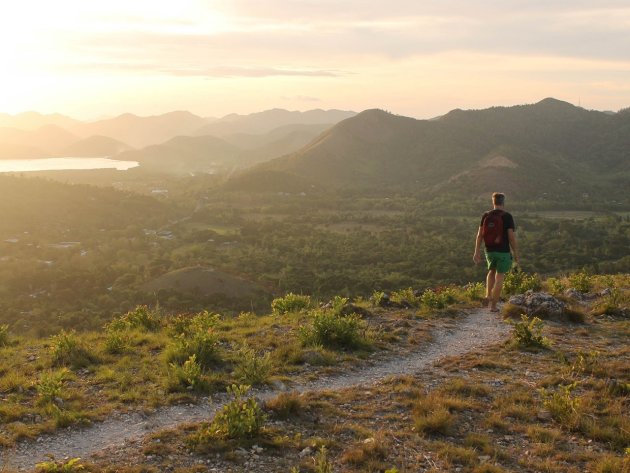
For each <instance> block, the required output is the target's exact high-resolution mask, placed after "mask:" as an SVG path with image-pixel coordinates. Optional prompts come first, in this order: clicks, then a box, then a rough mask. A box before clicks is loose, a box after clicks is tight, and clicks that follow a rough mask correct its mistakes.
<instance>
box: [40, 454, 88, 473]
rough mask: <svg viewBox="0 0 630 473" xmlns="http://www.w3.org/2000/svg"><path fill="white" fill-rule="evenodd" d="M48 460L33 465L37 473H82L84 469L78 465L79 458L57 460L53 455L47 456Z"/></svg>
mask: <svg viewBox="0 0 630 473" xmlns="http://www.w3.org/2000/svg"><path fill="white" fill-rule="evenodd" d="M49 458H50V460H49V461H46V462H41V463H38V464H37V465H35V468H37V472H38V473H72V472H75V471H84V470H85V467H84V466H83V465H82V464H81V463H79V462H80V461H81V459H80V458H71V459H70V460H57V461H55V457H54V456H53V455H49Z"/></svg>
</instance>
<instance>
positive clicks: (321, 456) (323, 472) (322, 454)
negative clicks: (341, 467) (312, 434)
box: [313, 447, 334, 473]
mask: <svg viewBox="0 0 630 473" xmlns="http://www.w3.org/2000/svg"><path fill="white" fill-rule="evenodd" d="M313 461H314V462H315V469H314V470H313V471H314V472H315V473H333V471H334V470H333V465H332V463H331V462H330V460H329V459H328V452H327V451H326V447H322V448H320V449H319V452H317V456H316V457H315V458H314V459H313Z"/></svg>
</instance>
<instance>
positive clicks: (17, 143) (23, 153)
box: [0, 125, 78, 159]
mask: <svg viewBox="0 0 630 473" xmlns="http://www.w3.org/2000/svg"><path fill="white" fill-rule="evenodd" d="M77 140H78V137H77V136H76V135H74V134H73V133H70V132H69V131H68V130H66V129H64V128H61V127H59V126H57V125H44V126H42V127H39V128H37V129H35V130H21V129H17V128H8V127H5V128H0V143H1V144H0V153H1V154H2V156H4V157H5V159H20V158H41V157H52V156H59V155H60V154H61V152H62V150H63V149H64V148H66V147H67V146H69V145H70V144H72V143H73V142H76V141H77ZM11 153H13V155H12V154H11Z"/></svg>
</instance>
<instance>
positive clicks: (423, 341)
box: [0, 273, 630, 473]
mask: <svg viewBox="0 0 630 473" xmlns="http://www.w3.org/2000/svg"><path fill="white" fill-rule="evenodd" d="M512 282H515V280H513V281H512ZM531 282H532V281H530V282H527V281H524V280H523V281H521V283H519V284H517V285H513V286H512V292H511V294H512V295H513V296H512V297H511V298H510V302H508V303H506V304H505V305H504V306H503V308H502V313H501V314H494V313H491V312H490V311H489V310H487V309H486V308H482V307H480V298H481V294H482V293H481V290H480V288H479V287H477V286H474V285H473V286H466V287H457V286H451V287H449V288H448V290H445V288H442V290H441V291H439V292H434V291H432V290H426V291H424V292H422V293H421V295H419V296H416V295H414V294H413V291H409V290H401V291H395V292H393V293H391V294H390V295H389V296H391V297H388V298H387V299H385V298H384V297H383V295H382V294H381V295H380V296H379V297H376V296H377V294H375V295H374V296H375V297H372V298H371V299H370V300H369V301H367V300H365V299H361V300H354V301H350V300H349V299H347V298H343V297H336V298H334V299H333V300H332V301H331V302H330V303H329V304H326V305H324V306H322V305H320V304H317V302H316V301H314V300H311V299H310V298H309V297H308V296H296V295H295V294H287V295H286V296H285V297H281V298H277V299H276V300H274V301H273V303H272V305H271V309H272V310H271V312H270V311H269V306H267V310H266V312H265V313H264V314H253V313H251V312H249V313H240V314H238V315H235V316H229V315H225V314H214V313H211V312H208V311H205V310H202V311H197V312H178V313H168V312H165V311H164V310H163V309H162V308H161V307H155V308H150V307H147V306H138V307H136V308H135V309H134V310H132V311H129V312H127V313H124V314H120V315H117V316H114V317H112V318H111V319H110V320H109V323H108V324H107V325H105V327H103V328H101V329H100V330H95V331H89V332H83V333H75V332H60V333H58V334H57V335H55V336H53V337H48V338H31V337H17V336H15V334H14V333H13V332H12V331H11V330H10V329H8V328H7V327H3V331H0V349H1V350H2V354H3V357H2V358H0V393H1V395H2V396H3V397H2V400H3V410H2V412H3V416H2V417H0V441H1V442H2V445H3V447H4V448H5V449H6V450H5V452H6V454H5V455H4V456H3V458H2V461H3V464H2V468H3V470H4V471H6V472H7V473H13V472H16V471H31V469H32V468H34V467H35V463H36V462H40V461H47V463H46V464H43V465H40V466H38V471H70V472H71V471H88V472H92V473H113V472H117V473H137V472H140V471H143V472H148V473H149V472H150V473H153V472H158V471H171V470H174V469H175V468H176V470H175V471H178V472H180V473H195V472H200V471H233V472H249V471H257V472H261V473H272V472H273V473H275V472H280V471H282V472H287V471H302V472H313V473H321V472H332V471H343V472H348V473H365V472H385V471H388V472H397V471H398V472H401V473H411V472H427V473H428V472H438V471H439V472H461V473H508V472H522V473H535V472H540V471H547V472H551V473H581V472H594V473H604V472H609V473H617V472H619V473H626V472H627V471H628V467H630V457H628V455H627V453H626V450H627V445H628V442H629V441H630V430H629V427H630V416H629V411H628V409H627V403H628V394H629V393H630V383H629V382H628V381H629V375H630V370H629V366H630V365H629V361H630V350H629V349H628V346H627V338H628V336H629V335H630V324H629V323H628V314H629V310H630V308H629V306H628V302H629V298H628V294H629V293H628V291H629V289H630V288H629V283H630V280H629V279H628V275H615V276H611V275H601V276H585V275H583V274H579V273H574V274H570V275H568V277H566V278H561V279H548V280H546V281H540V280H537V281H533V282H534V283H535V284H534V285H532V284H531ZM577 282H579V283H580V284H579V286H578V285H576V283H577ZM578 287H579V289H577V288H578ZM527 289H532V290H533V291H534V292H533V294H535V295H536V297H538V298H539V302H538V303H537V304H533V305H528V306H518V305H516V304H519V302H518V301H522V300H523V299H524V296H522V295H521V294H522V293H523V292H524V291H525V290H527ZM541 289H544V290H546V291H548V292H545V293H542V292H540V290H541ZM615 294H616V295H615ZM533 299H534V298H533V297H532V298H530V300H533ZM543 301H544V302H543ZM521 310H522V311H528V312H529V315H530V317H529V318H528V317H526V316H525V314H523V318H521V317H520V313H519V311H521ZM532 311H535V312H536V315H537V316H539V317H540V318H534V316H533V313H532ZM506 322H507V323H506ZM250 386H251V387H254V388H255V391H249V388H250ZM226 390H227V395H226ZM175 465H176V466H175Z"/></svg>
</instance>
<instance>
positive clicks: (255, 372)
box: [234, 348, 273, 386]
mask: <svg viewBox="0 0 630 473" xmlns="http://www.w3.org/2000/svg"><path fill="white" fill-rule="evenodd" d="M272 368H273V365H272V362H271V354H270V353H265V354H264V355H262V356H259V355H258V354H257V353H256V351H255V350H253V349H252V348H242V349H241V350H240V351H239V364H238V366H237V367H236V369H235V370H234V374H235V375H236V377H237V378H238V380H239V381H241V382H243V383H246V384H250V385H252V386H254V385H257V384H263V383H265V382H266V381H267V380H268V379H269V375H270V374H271V370H272Z"/></svg>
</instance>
